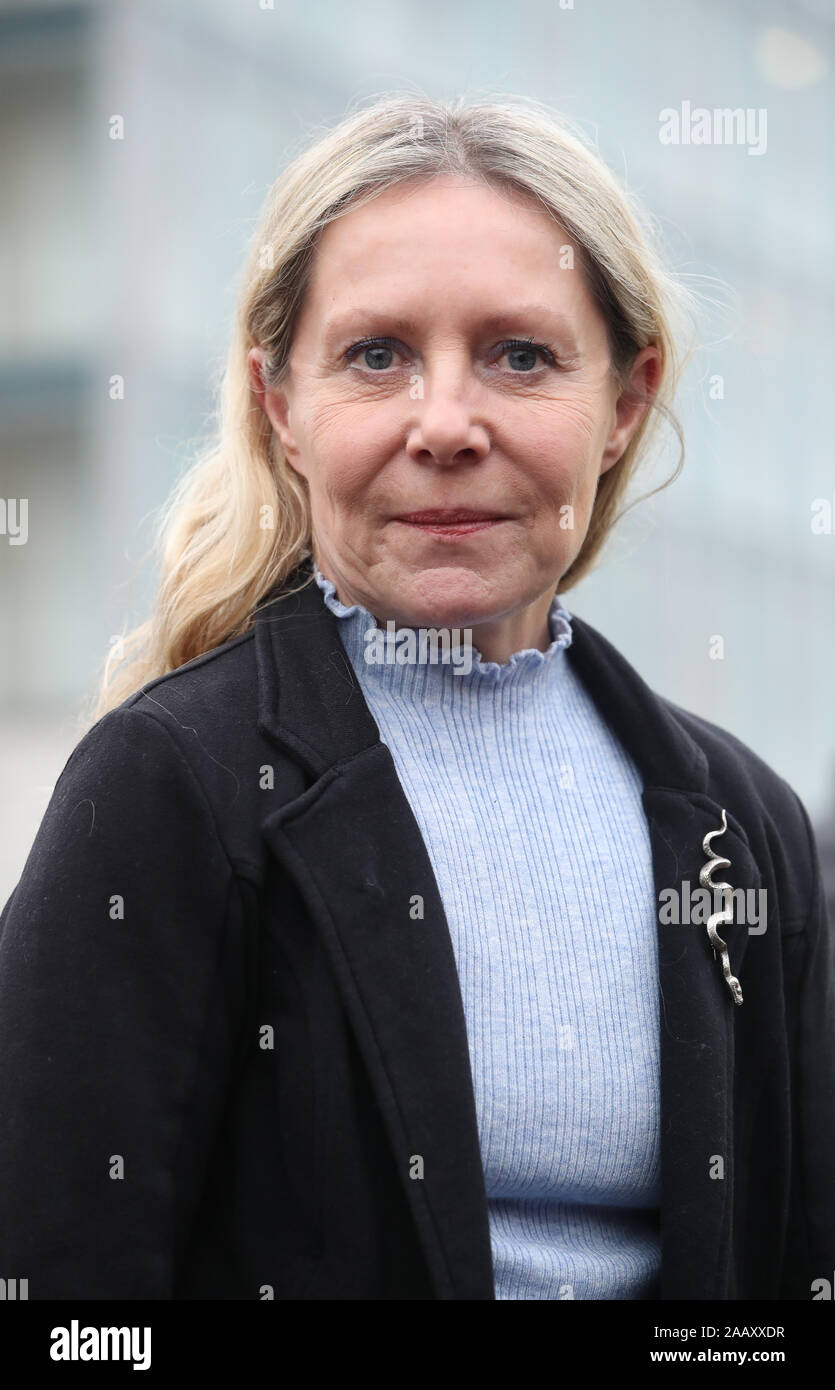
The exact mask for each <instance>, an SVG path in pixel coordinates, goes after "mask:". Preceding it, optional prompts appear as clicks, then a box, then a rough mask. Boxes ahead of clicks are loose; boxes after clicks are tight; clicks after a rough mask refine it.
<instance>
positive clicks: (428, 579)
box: [393, 566, 528, 627]
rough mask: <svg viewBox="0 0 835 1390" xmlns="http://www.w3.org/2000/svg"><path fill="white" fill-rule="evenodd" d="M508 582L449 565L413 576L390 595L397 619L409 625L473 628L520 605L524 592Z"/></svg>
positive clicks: (523, 600) (523, 598)
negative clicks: (399, 616) (393, 600)
mask: <svg viewBox="0 0 835 1390" xmlns="http://www.w3.org/2000/svg"><path fill="white" fill-rule="evenodd" d="M518 588H519V586H518V585H517V586H514V585H513V584H511V583H510V581H509V580H508V581H506V582H501V581H500V580H498V581H497V579H496V578H495V577H494V578H491V579H486V578H485V577H483V576H482V575H479V574H477V573H474V572H473V571H472V570H466V569H460V570H459V569H453V568H451V567H449V566H446V567H443V568H437V569H430V570H424V571H423V572H422V573H421V574H417V575H413V576H412V577H411V579H410V580H409V581H408V582H407V583H406V584H404V586H403V588H402V589H401V588H400V587H399V586H398V592H397V593H396V594H395V595H393V597H394V598H395V605H393V606H396V608H397V611H398V612H399V613H400V614H402V617H401V621H402V622H404V623H406V624H408V625H409V626H413V627H476V626H477V625H478V624H479V623H484V622H489V621H490V619H491V618H495V617H498V616H500V615H502V614H505V613H507V612H508V611H511V610H512V609H514V608H516V607H519V606H523V605H524V604H525V602H526V601H528V600H527V595H526V593H525V592H521V591H520V592H516V590H517V589H518Z"/></svg>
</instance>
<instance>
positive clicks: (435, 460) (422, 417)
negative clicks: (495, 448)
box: [406, 364, 490, 467]
mask: <svg viewBox="0 0 835 1390" xmlns="http://www.w3.org/2000/svg"><path fill="white" fill-rule="evenodd" d="M417 385H418V399H417V401H416V410H415V415H414V418H413V419H412V421H411V424H410V427H409V431H408V436H407V439H406V452H407V454H408V455H409V458H411V459H414V460H415V462H416V463H423V464H427V463H429V464H436V465H440V466H443V467H447V466H449V465H456V464H461V463H480V462H481V461H482V459H484V458H486V457H487V455H488V453H489V452H490V439H489V435H488V432H487V429H486V428H485V426H484V424H482V423H481V421H480V420H479V419H478V418H477V414H476V397H477V396H478V395H479V394H480V393H479V392H478V388H477V387H476V388H475V389H474V390H473V389H471V388H472V387H473V383H471V382H468V380H467V378H466V376H465V374H464V371H463V370H458V369H457V368H455V367H453V366H452V365H451V364H448V365H447V366H446V368H440V367H438V368H436V369H435V370H433V372H432V373H431V375H430V374H427V375H426V376H421V377H419V378H418V383H417ZM420 392H423V396H422V399H421V396H420Z"/></svg>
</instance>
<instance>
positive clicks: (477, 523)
mask: <svg viewBox="0 0 835 1390" xmlns="http://www.w3.org/2000/svg"><path fill="white" fill-rule="evenodd" d="M394 520H395V521H397V522H399V523H400V524H401V525H403V526H411V527H413V529H415V530H417V531H424V532H426V533H427V534H429V535H433V536H447V537H450V538H451V539H455V538H457V537H459V536H469V535H472V534H473V533H474V532H476V531H485V530H487V529H488V528H489V527H492V526H500V525H501V524H502V522H503V521H508V520H509V518H508V517H506V516H502V515H501V514H500V513H498V512H483V511H481V512H480V511H474V510H472V509H471V508H469V507H433V508H430V509H427V510H426V511H422V512H406V513H404V515H403V516H396V517H395V518H394Z"/></svg>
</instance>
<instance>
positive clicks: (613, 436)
mask: <svg viewBox="0 0 835 1390" xmlns="http://www.w3.org/2000/svg"><path fill="white" fill-rule="evenodd" d="M661 366H662V363H661V352H660V350H659V349H658V348H657V347H656V346H655V345H654V344H650V345H649V347H645V348H642V349H641V351H640V352H639V353H638V355H637V357H636V358H635V361H634V362H633V364H632V368H631V371H630V374H629V380H628V382H627V384H626V386H625V387H624V388H623V390H622V391H621V393H620V395H619V397H618V399H617V401H616V403H615V408H614V422H613V424H612V429H611V432H610V434H609V437H608V439H607V440H606V447H605V449H604V450H603V457H602V459H601V461H600V472H601V474H602V473H605V472H607V470H608V469H610V468H611V467H612V466H613V465H614V464H616V463H617V461H618V459H619V458H621V457H622V455H623V454H624V453H625V451H626V449H627V446H628V445H629V442H630V440H631V439H632V436H633V435H634V434H635V431H636V430H637V429H638V426H639V425H640V423H641V421H642V420H643V418H644V416H645V415H646V413H647V411H648V410H649V407H650V404H651V403H652V399H653V397H654V396H655V393H656V391H657V390H658V384H659V382H660V380H661Z"/></svg>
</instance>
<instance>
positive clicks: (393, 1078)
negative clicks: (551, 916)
mask: <svg viewBox="0 0 835 1390" xmlns="http://www.w3.org/2000/svg"><path fill="white" fill-rule="evenodd" d="M257 622H258V629H257V631H256V642H257V648H258V670H259V686H260V689H259V700H260V711H261V727H262V729H263V731H264V732H265V733H266V734H267V735H268V736H269V737H271V738H272V739H273V740H274V741H276V742H278V743H279V744H280V745H281V746H282V747H284V748H285V749H287V750H289V751H291V752H293V753H294V755H295V756H296V757H297V758H299V759H300V760H302V761H303V763H304V764H305V766H306V767H307V769H308V772H309V773H310V774H311V775H312V776H313V778H314V779H315V780H314V781H313V782H312V784H311V785H310V786H309V787H308V788H307V790H306V791H305V792H304V793H302V795H301V796H298V797H296V798H295V799H294V800H292V801H290V802H289V803H288V804H286V805H285V806H283V807H281V808H280V809H279V810H278V811H277V812H273V813H272V814H271V815H269V816H268V817H267V818H266V819H265V821H264V822H263V827H262V828H263V833H264V836H265V839H266V842H267V844H268V845H269V847H270V848H271V850H272V851H273V853H274V854H275V855H276V857H277V858H278V860H279V861H280V863H281V864H282V866H283V867H284V869H285V870H286V871H287V872H288V873H289V874H290V875H292V877H293V879H294V880H295V882H296V884H297V885H298V887H299V889H300V891H301V893H302V895H303V897H304V900H305V902H306V905H307V908H308V911H309V912H310V914H311V918H312V919H313V921H314V922H315V923H316V925H317V927H318V929H319V931H320V933H321V936H322V938H323V940H324V942H325V944H326V947H327V949H328V951H329V954H330V958H331V962H332V965H333V969H334V972H335V975H336V978H337V980H338V982H339V986H340V989H341V992H342V995H343V998H344V1001H345V1005H346V1008H347V1010H348V1014H349V1017H350V1019H351V1023H352V1026H353V1028H354V1031H355V1034H356V1037H357V1041H358V1044H359V1047H360V1049H361V1052H362V1055H363V1058H364V1061H365V1065H366V1067H367V1069H368V1073H369V1076H370V1078H371V1081H372V1084H373V1086H374V1089H375V1092H376V1096H377V1100H378V1103H379V1106H380V1110H381V1113H382V1116H383V1119H384V1123H385V1125H386V1130H387V1133H388V1138H389V1141H390V1143H391V1147H392V1151H393V1154H394V1159H395V1163H396V1165H397V1170H398V1173H399V1175H400V1178H401V1181H402V1183H403V1187H404V1190H405V1193H406V1197H407V1199H408V1202H409V1204H410V1208H411V1211H412V1215H413V1218H414V1221H415V1224H416V1227H417V1230H418V1234H419V1237H420V1240H421V1244H422V1248H423V1251H424V1254H425V1258H426V1261H427V1266H428V1269H429V1272H430V1276H431V1278H432V1282H433V1285H434V1288H435V1292H436V1296H437V1297H438V1298H439V1299H491V1298H493V1297H494V1294H493V1269H492V1255H491V1249H490V1233H489V1223H488V1219H487V1197H486V1193H485V1188H484V1175H483V1169H482V1163H481V1152H480V1148H479V1137H478V1125H477V1119H476V1110H475V1097H474V1092H473V1083H472V1074H471V1069H470V1059H469V1050H468V1041H467V1029H466V1021H465V1017H464V1007H463V1003H462V999H461V991H460V986H459V981H458V970H457V967H456V963H455V955H454V952H453V948H452V942H451V939H450V935H449V929H448V927H447V922H446V917H445V915H444V911H443V906H442V903H441V899H440V894H439V892H438V887H437V884H436V881H435V876H434V873H433V870H432V867H431V864H430V861H429V857H428V854H427V851H426V848H425V845H424V842H423V839H422V837H421V834H420V830H419V828H418V825H417V822H416V820H415V818H414V815H413V813H412V810H411V807H410V806H409V803H408V800H407V798H406V795H405V793H404V791H403V788H402V786H401V783H400V779H399V778H398V776H397V772H396V769H395V766H394V762H393V760H392V757H391V753H390V752H389V750H388V748H387V747H386V746H385V744H383V743H381V742H380V737H379V730H378V728H377V724H376V722H375V721H374V719H373V717H372V715H371V713H370V711H369V709H368V706H367V705H366V703H365V699H364V697H363V695H362V691H361V689H360V687H359V684H358V682H357V680H356V676H355V675H354V672H353V669H352V668H351V665H350V662H349V661H348V659H347V657H346V656H345V652H344V649H343V647H342V642H341V639H340V637H339V632H338V629H337V627H336V622H335V619H334V618H333V615H332V614H331V613H330V612H329V611H328V610H327V609H326V608H325V607H324V605H323V602H322V598H321V594H320V592H319V590H318V588H315V587H313V588H310V587H309V588H307V589H305V590H303V591H302V592H301V593H299V594H297V595H293V596H291V597H289V598H285V599H282V600H280V602H279V603H278V604H275V605H270V606H269V608H267V609H264V610H262V616H261V617H259V619H258V620H257Z"/></svg>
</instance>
